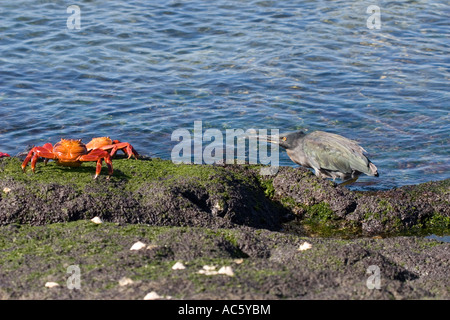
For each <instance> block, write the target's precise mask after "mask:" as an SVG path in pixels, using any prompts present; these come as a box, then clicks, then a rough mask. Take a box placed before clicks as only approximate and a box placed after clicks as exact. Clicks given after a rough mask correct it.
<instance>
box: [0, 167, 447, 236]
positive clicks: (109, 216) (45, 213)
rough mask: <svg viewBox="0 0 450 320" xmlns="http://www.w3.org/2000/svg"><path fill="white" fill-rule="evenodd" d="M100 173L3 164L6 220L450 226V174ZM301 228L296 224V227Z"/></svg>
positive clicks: (346, 230) (406, 229)
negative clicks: (382, 181)
mask: <svg viewBox="0 0 450 320" xmlns="http://www.w3.org/2000/svg"><path fill="white" fill-rule="evenodd" d="M113 165H114V174H113V176H112V177H111V178H110V179H107V177H108V176H107V174H106V168H104V169H103V171H102V174H101V175H100V176H99V178H98V179H97V180H94V179H92V178H93V175H94V171H95V163H85V164H83V166H81V167H78V168H69V167H59V166H57V165H55V163H53V162H50V163H49V164H48V165H46V166H45V165H44V164H43V163H42V162H39V163H38V164H37V169H36V173H35V174H32V173H31V172H27V173H25V174H24V173H22V171H21V168H20V160H19V159H17V158H3V159H1V160H0V190H7V191H3V192H0V206H1V208H2V210H1V212H0V225H7V224H10V223H29V224H32V225H44V224H47V223H55V222H67V221H75V220H79V219H88V218H92V217H94V216H99V217H101V218H102V219H103V220H105V221H109V222H119V223H144V224H151V225H156V226H201V227H208V228H233V227H235V226H237V225H245V226H250V227H254V228H264V229H269V230H289V232H300V233H301V234H305V233H307V234H318V235H325V236H333V235H339V236H342V235H347V236H356V235H357V236H359V235H364V234H368V235H374V234H385V235H386V234H390V235H394V234H404V233H426V232H431V231H432V232H435V233H436V232H438V233H445V234H448V232H449V228H450V222H449V221H450V205H449V197H450V191H449V190H450V187H449V186H450V179H448V180H444V181H440V182H429V183H426V184H422V185H417V186H407V187H402V188H398V189H393V190H388V191H376V192H373V191H372V192H355V191H350V190H349V189H347V188H346V187H344V186H340V185H337V184H336V183H334V182H332V181H329V180H324V179H320V178H317V177H316V176H314V175H313V174H312V173H311V171H309V170H307V169H304V168H291V167H281V168H279V170H278V173H276V174H275V175H272V176H262V175H260V174H259V172H260V169H261V166H251V165H226V166H211V165H188V164H178V165H177V164H173V163H172V162H171V161H168V160H161V159H154V158H153V159H152V158H145V159H141V160H132V159H130V160H128V159H114V160H113ZM299 223H300V224H301V227H300V228H298V227H296V226H298V224H299Z"/></svg>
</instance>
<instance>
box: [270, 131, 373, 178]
mask: <svg viewBox="0 0 450 320" xmlns="http://www.w3.org/2000/svg"><path fill="white" fill-rule="evenodd" d="M269 142H271V143H278V144H279V145H280V146H281V147H283V148H285V149H286V152H287V154H288V156H289V158H291V160H292V161H294V162H295V163H297V164H299V165H301V166H303V167H307V168H312V169H314V173H315V175H316V176H317V177H321V178H332V179H333V180H334V179H336V178H339V179H341V180H343V181H344V182H343V183H342V185H345V184H349V183H353V182H355V181H356V180H357V179H358V176H359V175H360V174H362V173H364V174H366V175H368V176H375V177H378V171H377V167H376V166H375V165H374V164H373V163H372V162H371V161H370V160H369V159H368V158H367V157H366V156H365V155H364V153H365V152H367V151H366V150H364V149H363V148H362V147H361V146H360V145H358V143H357V142H356V141H353V140H350V139H347V138H345V137H343V136H340V135H338V134H334V133H328V132H324V131H314V132H311V133H309V134H305V133H304V132H302V131H298V132H292V133H288V134H283V135H280V138H279V141H273V140H269Z"/></svg>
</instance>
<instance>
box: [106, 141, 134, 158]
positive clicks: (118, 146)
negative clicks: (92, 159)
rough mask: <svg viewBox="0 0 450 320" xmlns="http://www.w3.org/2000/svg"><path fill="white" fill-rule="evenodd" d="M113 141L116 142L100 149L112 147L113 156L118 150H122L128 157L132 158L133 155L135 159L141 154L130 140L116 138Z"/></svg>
mask: <svg viewBox="0 0 450 320" xmlns="http://www.w3.org/2000/svg"><path fill="white" fill-rule="evenodd" d="M113 142H114V144H110V145H107V146H103V147H100V149H102V150H108V149H111V152H110V154H111V157H113V156H114V155H115V154H116V152H117V151H118V150H122V151H123V152H124V153H125V154H126V155H127V156H128V159H130V158H131V156H133V157H134V158H135V159H137V157H138V156H139V154H138V153H137V152H136V150H134V148H133V146H132V145H131V144H129V143H128V142H120V141H118V140H114V141H113Z"/></svg>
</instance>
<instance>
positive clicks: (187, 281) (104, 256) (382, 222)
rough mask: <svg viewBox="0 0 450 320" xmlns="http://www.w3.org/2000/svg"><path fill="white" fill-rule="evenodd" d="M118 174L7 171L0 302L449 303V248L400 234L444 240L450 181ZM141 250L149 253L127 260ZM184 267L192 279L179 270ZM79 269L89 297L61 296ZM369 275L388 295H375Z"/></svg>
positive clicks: (227, 171) (285, 172)
mask: <svg viewBox="0 0 450 320" xmlns="http://www.w3.org/2000/svg"><path fill="white" fill-rule="evenodd" d="M113 163H114V169H115V172H114V175H113V177H111V179H109V180H108V179H106V175H105V174H104V173H105V172H104V171H103V172H102V175H101V176H100V177H99V178H98V179H97V180H93V179H92V176H93V172H94V170H93V169H94V164H86V165H83V167H80V168H61V167H57V166H55V165H54V164H52V163H49V164H48V165H47V166H43V164H42V163H38V167H37V170H36V174H31V173H26V174H23V173H22V172H21V170H20V161H19V160H18V159H15V158H10V159H8V158H6V159H1V160H0V208H1V211H0V234H1V235H2V237H0V239H1V240H0V253H1V258H0V270H1V272H0V284H1V285H0V288H1V289H0V298H3V299H16V298H31V299H41V298H43V299H45V298H51V299H70V298H88V299H91V298H93V299H97V298H99V299H115V298H117V299H142V298H143V297H144V296H145V295H146V294H147V293H148V292H150V291H155V292H157V293H158V294H159V295H160V296H171V297H173V298H180V299H204V298H205V299H211V298H212V299H220V298H224V299H280V298H282V299H301V298H305V299H354V298H361V299H392V298H395V299H405V298H407V299H417V298H432V299H433V298H437V299H442V298H444V299H448V298H449V295H448V292H449V290H448V289H449V282H448V279H447V272H448V265H449V261H450V257H449V249H450V248H449V244H448V243H443V242H439V241H436V240H429V239H424V238H422V237H417V236H409V237H402V236H400V237H399V235H401V234H404V233H405V232H406V233H411V234H418V233H423V232H429V231H430V230H439V231H440V232H442V233H443V234H448V231H449V228H450V206H449V197H450V191H449V190H450V180H444V181H439V182H430V183H426V184H422V185H417V186H408V187H403V188H398V189H394V190H389V191H376V192H354V191H350V190H348V189H346V188H345V187H342V186H338V185H336V184H334V183H333V182H331V181H327V180H322V179H318V178H316V177H315V176H314V175H313V174H312V173H311V172H310V171H309V170H306V169H303V168H295V169H294V168H280V170H279V171H278V173H277V174H276V175H272V176H261V175H260V174H259V172H260V171H259V170H260V167H259V166H196V165H178V166H177V165H174V164H172V163H171V162H170V161H163V160H160V159H145V160H139V161H135V160H125V159H117V160H114V162H113ZM95 216H98V217H100V218H101V220H103V221H104V223H102V224H98V225H96V224H94V223H92V222H90V221H89V219H91V218H93V217H95ZM323 230H326V232H324V231H323ZM317 235H318V236H321V237H320V238H317V237H316V236H317ZM378 235H382V236H383V238H381V237H380V238H379V239H373V238H372V237H374V236H378ZM312 236H315V237H312ZM325 236H326V237H325ZM386 236H389V237H386ZM344 238H345V239H344ZM136 241H142V242H144V243H146V244H149V245H150V246H148V247H146V249H144V250H139V251H137V252H133V253H132V254H131V253H130V251H129V248H130V247H131V246H132V244H133V243H134V242H136ZM304 242H308V243H311V245H312V247H311V249H308V250H305V251H299V250H298V248H299V246H300V245H301V244H302V243H304ZM177 261H182V262H183V264H184V265H185V266H186V269H184V270H177V273H174V270H172V269H171V266H172V265H173V264H175V263H176V262H177ZM236 261H240V262H239V263H237V262H236ZM73 264H76V265H79V266H80V268H81V269H82V272H83V286H84V289H83V290H79V291H77V290H67V288H66V286H65V285H64V283H65V282H64V281H65V280H64V279H66V278H67V273H66V269H67V266H69V265H73ZM203 265H216V266H217V270H218V269H219V268H220V267H222V266H225V265H226V266H230V267H231V268H232V269H233V271H234V276H227V275H223V274H222V275H215V276H207V275H205V274H199V273H198V271H199V270H201V269H202V267H203ZM370 266H376V268H378V269H379V270H380V272H381V273H380V275H381V281H382V282H381V283H382V285H381V288H380V289H369V288H368V287H367V279H368V278H369V277H370V274H368V273H367V270H368V268H369V267H370ZM123 277H129V278H130V279H132V280H133V282H132V284H130V285H127V286H121V285H119V284H118V283H119V282H118V281H119V280H120V279H121V278H123ZM47 281H56V282H60V284H61V285H60V286H59V287H55V288H51V289H49V288H46V287H45V286H44V284H45V282H47ZM147 291H148V292H147Z"/></svg>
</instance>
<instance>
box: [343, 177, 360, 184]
mask: <svg viewBox="0 0 450 320" xmlns="http://www.w3.org/2000/svg"><path fill="white" fill-rule="evenodd" d="M356 180H358V177H355V178H352V179H349V180H347V181H344V182H342V183H340V184H339V185H340V186H346V185H348V184H352V183H353V182H356Z"/></svg>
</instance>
